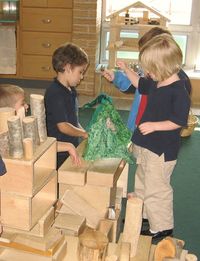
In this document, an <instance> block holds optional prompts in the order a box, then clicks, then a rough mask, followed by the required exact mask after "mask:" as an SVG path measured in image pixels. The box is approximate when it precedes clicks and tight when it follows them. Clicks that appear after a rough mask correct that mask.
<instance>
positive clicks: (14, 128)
mask: <svg viewBox="0 0 200 261" xmlns="http://www.w3.org/2000/svg"><path fill="white" fill-rule="evenodd" d="M8 140H9V155H10V156H11V157H13V158H15V159H20V158H22V157H23V154H24V153H23V144H22V126H21V122H20V118H19V116H12V117H10V118H9V119H8Z"/></svg>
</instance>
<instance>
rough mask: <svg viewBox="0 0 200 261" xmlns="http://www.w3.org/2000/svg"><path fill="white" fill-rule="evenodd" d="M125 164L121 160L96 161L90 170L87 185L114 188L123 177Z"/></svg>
mask: <svg viewBox="0 0 200 261" xmlns="http://www.w3.org/2000/svg"><path fill="white" fill-rule="evenodd" d="M124 166H125V162H124V161H123V160H121V159H102V160H96V161H94V162H93V163H92V165H91V166H90V167H89V168H88V171H87V184H89V185H97V186H106V187H113V186H115V185H116V182H117V180H118V178H119V176H120V175H121V173H122V171H123V169H124Z"/></svg>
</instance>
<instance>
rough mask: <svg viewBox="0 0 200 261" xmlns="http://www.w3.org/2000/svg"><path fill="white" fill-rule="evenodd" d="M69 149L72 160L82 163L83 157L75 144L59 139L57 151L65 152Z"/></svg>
mask: <svg viewBox="0 0 200 261" xmlns="http://www.w3.org/2000/svg"><path fill="white" fill-rule="evenodd" d="M65 151H68V152H69V155H70V157H71V159H72V162H73V163H74V164H76V165H80V164H81V159H80V157H79V155H78V152H77V150H76V148H75V146H74V145H73V144H72V143H70V142H63V141H57V152H65Z"/></svg>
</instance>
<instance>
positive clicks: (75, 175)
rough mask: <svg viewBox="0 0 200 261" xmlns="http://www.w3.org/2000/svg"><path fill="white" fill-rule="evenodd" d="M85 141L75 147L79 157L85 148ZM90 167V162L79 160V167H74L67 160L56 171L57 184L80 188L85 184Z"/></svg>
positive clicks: (69, 159)
mask: <svg viewBox="0 0 200 261" xmlns="http://www.w3.org/2000/svg"><path fill="white" fill-rule="evenodd" d="M85 144H86V141H83V142H82V143H81V144H79V146H78V147H77V151H78V153H79V155H80V156H82V153H83V151H84V148H85ZM89 165H90V162H87V161H85V160H84V159H83V158H81V165H80V166H76V165H74V164H73V162H72V160H71V158H70V157H69V158H67V159H66V161H65V162H64V163H63V164H62V165H61V166H60V168H59V169H58V183H63V184H71V185H79V186H82V185H84V184H85V183H86V172H87V169H88V167H89Z"/></svg>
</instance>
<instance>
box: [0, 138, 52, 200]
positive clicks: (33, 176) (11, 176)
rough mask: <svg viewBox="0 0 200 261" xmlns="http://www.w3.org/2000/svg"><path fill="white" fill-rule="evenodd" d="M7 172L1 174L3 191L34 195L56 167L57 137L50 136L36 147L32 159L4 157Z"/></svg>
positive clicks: (0, 183) (0, 185)
mask: <svg viewBox="0 0 200 261" xmlns="http://www.w3.org/2000/svg"><path fill="white" fill-rule="evenodd" d="M3 160H4V162H5V164H6V169H7V174H6V175H4V176H1V179H0V188H1V189H2V190H3V191H8V192H11V191H12V192H13V193H18V194H20V195H23V196H29V197H32V196H34V195H35V194H36V193H37V192H38V191H39V190H40V189H41V188H42V187H43V186H44V184H45V183H46V180H47V179H48V178H49V176H50V175H51V173H52V172H53V171H54V170H55V169H56V139H55V138H48V139H47V140H46V141H45V142H44V143H42V144H41V145H40V146H38V147H37V148H36V151H35V152H34V155H33V158H32V159H31V160H25V159H24V158H23V159H12V158H8V157H6V158H5V157H4V158H3Z"/></svg>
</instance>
